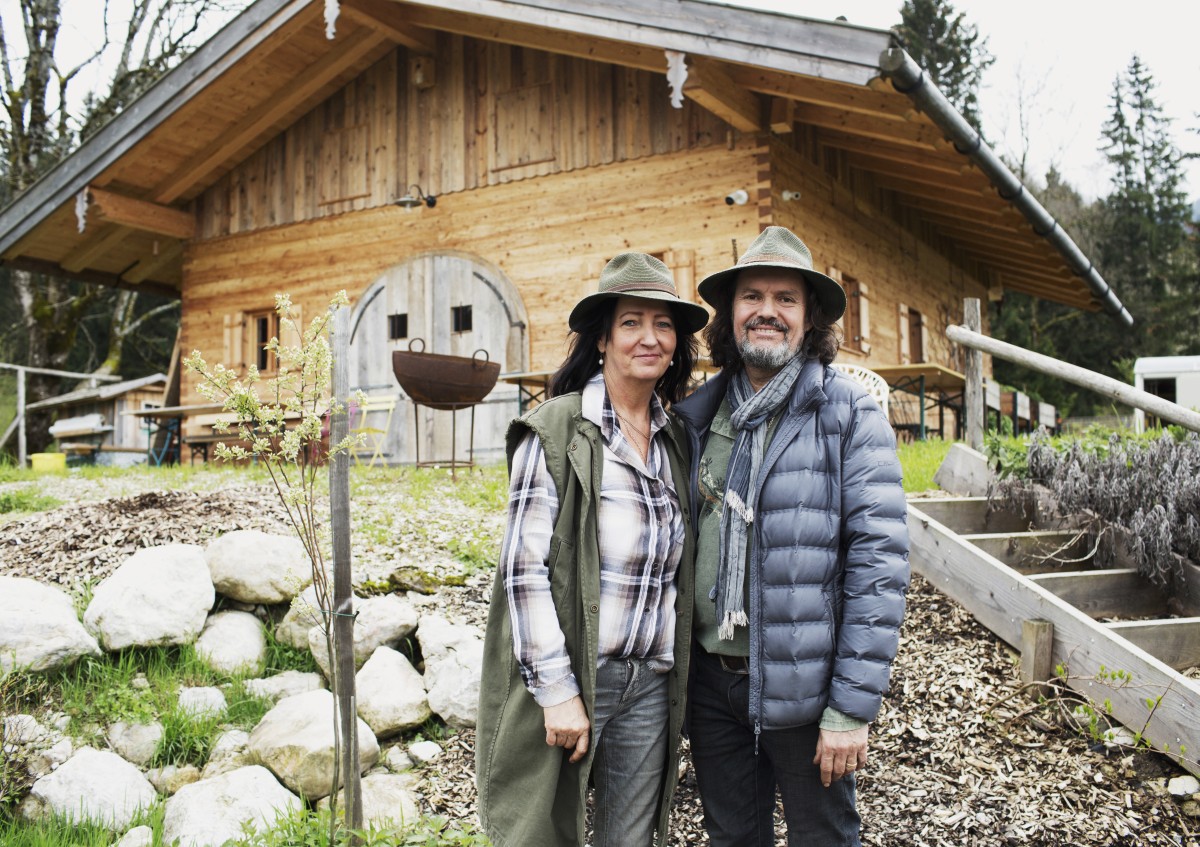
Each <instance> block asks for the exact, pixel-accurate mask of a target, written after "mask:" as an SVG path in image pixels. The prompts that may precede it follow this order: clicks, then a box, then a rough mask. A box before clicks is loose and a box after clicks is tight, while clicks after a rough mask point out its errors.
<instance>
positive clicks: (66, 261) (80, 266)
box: [59, 224, 130, 274]
mask: <svg viewBox="0 0 1200 847" xmlns="http://www.w3.org/2000/svg"><path fill="white" fill-rule="evenodd" d="M129 234H130V231H129V230H127V229H125V228H124V227H120V226H116V225H114V224H105V225H104V226H102V227H100V228H99V229H97V230H96V232H95V233H93V234H92V236H91V237H90V238H87V239H85V240H84V241H83V242H82V243H81V244H78V245H76V246H75V247H74V248H72V249H71V250H70V251H69V252H68V253H67V254H66V255H65V256H63V257H62V259H61V260H60V261H59V265H60V266H61V267H62V268H63V270H65V271H67V272H68V273H72V274H75V273H79V272H80V271H82V270H84V269H85V268H87V267H88V266H89V265H91V264H92V263H93V262H94V261H96V259H99V258H100V257H101V256H103V255H104V254H105V253H107V252H108V251H109V250H111V249H112V248H114V247H116V246H117V245H118V244H120V243H121V242H122V241H124V240H125V239H126V238H127V237H128V236H129Z"/></svg>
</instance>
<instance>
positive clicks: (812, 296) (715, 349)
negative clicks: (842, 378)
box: [704, 278, 842, 368]
mask: <svg viewBox="0 0 1200 847" xmlns="http://www.w3.org/2000/svg"><path fill="white" fill-rule="evenodd" d="M736 288H737V280H736V278H735V279H733V280H731V281H729V282H727V283H725V285H723V286H722V287H721V289H720V290H719V291H718V292H717V295H716V297H715V298H714V299H716V301H717V302H716V303H714V304H713V306H714V308H715V309H716V312H715V314H714V315H713V317H712V320H710V321H709V322H708V326H706V327H705V328H704V340H705V341H706V342H707V343H708V352H709V355H711V356H712V361H713V364H714V365H716V366H717V367H718V368H727V367H736V366H738V365H740V364H741V363H742V352H741V350H739V349H738V341H737V330H736V328H735V327H734V325H733V292H734V290H735V289H736ZM804 289H805V291H806V292H807V294H806V295H805V297H806V299H805V302H804V312H805V314H806V315H807V317H808V320H809V321H811V322H812V327H811V328H810V329H809V330H808V331H807V332H805V333H804V341H803V342H802V343H801V344H800V355H801V356H803V357H804V358H806V359H820V360H821V364H823V365H828V364H830V363H831V362H833V360H834V358H835V357H836V356H837V352H838V348H839V347H840V346H841V343H842V338H841V335H842V332H841V328H840V327H838V325H837V323H836V322H834V321H832V320H830V319H829V316H828V315H827V314H825V311H824V310H823V309H822V308H821V303H820V300H818V298H817V289H816V287H815V286H812V285H809V284H808V283H807V282H806V283H805V284H804Z"/></svg>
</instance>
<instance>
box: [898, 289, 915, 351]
mask: <svg viewBox="0 0 1200 847" xmlns="http://www.w3.org/2000/svg"><path fill="white" fill-rule="evenodd" d="M897 312H898V314H897V317H898V318H899V320H898V321H897V323H898V326H897V330H898V331H897V338H899V340H900V344H899V347H900V349H899V350H898V351H897V352H898V354H899V356H900V364H902V365H911V364H912V355H911V352H910V351H911V350H912V348H911V347H910V346H909V338H908V306H905V305H904V304H903V303H901V304H900V305H899V306H898V307H897Z"/></svg>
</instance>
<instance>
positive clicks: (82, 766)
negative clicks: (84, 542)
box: [0, 530, 482, 847]
mask: <svg viewBox="0 0 1200 847" xmlns="http://www.w3.org/2000/svg"><path fill="white" fill-rule="evenodd" d="M309 579H310V575H309V565H308V559H307V556H306V555H305V552H304V548H303V547H302V546H301V545H300V544H299V543H298V542H297V541H295V540H294V539H292V538H287V537H282V536H277V535H269V534H267V533H264V532H261V531H258V530H236V531H233V532H229V533H227V534H225V535H222V536H219V537H218V538H216V539H215V540H213V541H211V542H210V543H209V544H208V546H207V547H200V546H199V545H193V544H166V545H162V546H158V547H150V548H146V549H143V550H139V551H137V552H135V553H134V554H133V555H131V556H128V557H127V558H126V559H125V561H124V562H122V563H121V564H120V565H119V566H117V567H116V568H115V570H113V571H112V573H111V574H110V575H108V576H107V577H106V578H105V579H104V580H103V581H102V582H100V583H99V584H98V585H97V586H96V588H95V590H94V591H93V593H92V596H91V599H90V602H89V603H88V605H87V608H86V609H85V610H84V611H83V615H82V617H83V623H82V624H81V623H80V620H79V618H78V617H77V615H76V611H75V607H74V604H73V603H72V600H71V598H70V597H69V596H68V595H67V594H66V593H64V592H63V591H62V590H61V589H59V588H58V587H56V586H53V585H48V584H43V583H41V582H39V581H36V580H33V579H29V578H25V577H13V576H0V676H3V675H6V674H8V673H10V672H11V671H13V670H14V669H18V668H21V669H30V670H34V671H46V670H50V669H53V668H57V667H60V666H64V665H69V664H71V663H72V662H75V661H77V660H78V659H80V658H81V657H83V656H95V655H99V654H100V653H101V651H102V650H104V651H110V652H111V651H117V650H122V649H125V648H129V647H149V646H159V645H183V644H194V645H195V649H196V655H197V656H198V657H199V658H200V660H201V661H203V662H205V663H207V664H208V665H210V666H211V667H212V668H213V669H214V670H217V671H220V672H222V673H226V674H236V675H247V676H250V677H257V676H258V675H259V674H260V673H261V671H262V668H263V667H264V664H265V659H266V644H267V641H266V636H265V631H264V626H265V625H269V622H270V621H271V620H273V619H275V618H279V617H281V615H280V614H276V615H274V616H272V614H271V609H270V608H268V607H269V606H277V607H278V606H279V605H280V604H285V603H287V604H290V609H289V610H288V612H287V614H286V615H282V621H281V623H280V624H278V625H277V627H276V629H275V632H274V635H275V637H276V638H277V639H278V640H280V641H282V642H284V643H289V644H292V645H294V646H302V647H303V648H307V649H311V650H312V653H313V658H314V659H315V660H316V663H317V665H318V666H319V667H321V668H322V670H323V672H324V673H325V676H326V677H328V658H327V652H326V647H325V638H324V634H323V629H322V627H321V626H320V625H319V624H318V623H317V622H318V621H319V610H318V609H316V597H315V593H314V592H313V591H312V590H311V588H310V587H309V588H307V590H306V583H307V581H308V580H309ZM280 611H282V609H281V610H280ZM355 611H356V612H357V613H358V614H357V618H356V624H355V639H354V655H355V664H356V666H357V667H358V668H359V671H358V673H357V676H356V682H357V695H358V696H357V709H358V735H359V768H360V772H362V773H367V772H370V773H369V775H368V777H367V778H366V779H365V780H364V781H363V797H364V810H365V815H366V817H367V819H368V820H369V821H372V822H374V823H376V824H378V825H383V824H385V823H386V822H388V821H391V822H392V823H400V822H403V821H404V820H408V819H411V818H413V817H414V816H415V815H416V814H417V811H416V810H417V799H416V798H414V796H413V784H414V782H415V779H414V778H413V777H412V776H411V775H406V774H403V773H401V774H393V773H392V771H393V770H398V769H399V768H398V767H397V765H398V764H401V763H402V765H403V766H404V767H411V760H410V759H409V757H408V756H407V755H405V754H404V752H403V751H400V750H399V749H398V748H395V747H393V748H392V749H391V750H384V751H381V747H380V742H379V739H387V738H391V737H393V736H396V735H397V734H399V733H401V732H403V731H405V730H409V729H412V728H414V727H417V726H420V725H421V724H423V723H424V722H425V721H426V720H428V719H429V718H430V716H431V715H434V714H436V715H438V716H439V717H441V718H442V719H443V720H444V721H446V722H447V723H449V724H452V725H454V726H457V727H471V726H473V725H474V722H475V711H474V710H475V703H476V701H477V699H478V691H479V676H480V668H481V663H482V640H481V635H480V633H479V631H478V629H477V628H475V627H472V626H459V625H455V624H453V623H451V622H450V621H448V620H446V619H445V618H443V617H440V616H438V615H432V614H422V613H421V608H420V607H419V606H418V605H417V604H414V603H413V602H411V601H409V600H408V599H407V598H406V597H401V596H397V595H388V596H383V597H371V598H365V599H361V598H356V601H355ZM264 621H266V622H267V624H264ZM414 637H415V639H416V641H417V643H419V644H420V648H421V650H422V655H423V658H424V663H423V667H424V676H422V674H421V673H420V672H419V671H418V670H417V669H416V668H414V667H413V665H412V663H411V662H410V661H409V659H408V658H407V657H406V656H405V655H404V654H403V653H402V652H400V651H399V650H398V649H396V648H397V647H400V646H402V645H403V644H404V642H406V641H411V639H413V638H414ZM144 682H145V681H144V680H142V683H143V684H144ZM136 684H137V681H136V680H135V685H136ZM245 689H246V690H247V691H248V692H250V693H251V694H252V695H254V696H259V697H263V698H266V699H269V700H271V701H272V702H274V703H275V706H274V708H272V709H271V710H270V711H269V712H268V713H267V714H266V716H265V717H264V718H263V719H262V720H261V721H260V722H259V724H258V725H257V726H256V727H255V728H254V729H253V730H252V731H251V732H249V733H245V732H240V731H237V730H230V731H227V732H226V733H225V734H224V735H222V736H221V737H220V738H219V739H218V741H217V742H216V743H215V745H214V747H213V749H212V751H211V752H210V755H209V758H208V762H207V763H206V765H205V766H204V769H203V770H200V769H199V768H196V767H194V766H183V767H173V766H172V767H161V768H148V765H149V764H150V763H151V762H152V760H153V758H154V754H155V751H156V749H157V746H158V744H159V743H160V740H161V739H162V737H163V728H162V726H161V725H159V724H157V723H152V724H130V723H126V722H118V723H115V724H113V725H112V726H110V727H108V728H107V732H106V733H105V737H106V738H107V741H108V746H109V747H110V749H108V750H98V749H94V748H92V747H88V746H81V747H76V744H75V742H74V741H73V740H72V739H71V738H70V737H68V736H67V735H66V732H65V730H66V727H67V721H66V720H65V719H63V720H60V721H58V722H57V723H56V724H54V725H43V723H41V722H39V721H38V720H37V719H36V718H35V717H34V716H31V715H6V716H3V717H4V743H5V745H6V748H7V747H9V746H10V745H11V746H12V748H13V749H14V750H16V749H17V748H20V753H21V756H20V760H21V761H22V762H25V763H26V765H27V767H28V768H29V771H30V778H31V779H32V780H33V782H32V788H31V790H30V792H29V794H28V796H27V797H26V798H25V800H24V801H23V803H22V805H21V807H20V812H21V814H22V815H23V816H25V817H26V818H28V819H38V818H41V817H44V816H46V815H49V814H56V815H60V816H65V817H67V818H70V819H72V820H88V821H92V822H95V823H98V824H101V825H103V826H105V827H107V828H109V829H111V830H112V831H113V832H116V833H124V834H125V840H127V841H129V843H139V842H140V841H141V840H142V838H143V836H144V833H141V832H140V831H138V830H140V829H141V828H137V829H136V830H131V831H128V832H127V830H129V829H130V824H131V821H132V820H133V818H134V816H135V815H136V814H137V812H138V811H139V810H140V809H144V808H146V807H147V806H148V805H150V804H151V803H153V802H154V801H155V799H156V798H157V797H158V796H159V795H160V794H165V795H169V796H170V799H169V800H168V801H167V803H166V817H165V822H164V832H163V836H164V840H165V841H166V842H168V843H170V842H171V841H172V840H174V839H179V843H180V844H181V845H183V846H184V847H204V845H213V847H216V846H217V845H220V844H223V843H225V841H226V840H228V839H230V838H235V837H240V836H241V835H242V832H243V828H244V827H250V828H252V829H256V830H261V829H263V828H265V827H267V826H270V825H271V823H272V822H273V821H274V820H275V819H276V818H277V817H278V816H279V815H281V814H286V813H289V812H291V811H293V810H295V809H298V808H300V807H301V805H302V803H303V802H304V801H308V802H311V803H316V802H318V801H320V800H322V798H327V796H328V795H329V793H330V791H331V789H332V788H333V786H332V785H331V782H330V774H331V772H332V767H331V766H332V763H333V760H334V756H335V749H334V739H333V714H334V697H333V695H332V694H331V693H330V692H329V691H328V690H326V688H325V680H324V679H322V678H321V676H320V675H318V674H305V673H300V672H297V671H289V672H285V673H281V674H278V675H276V676H272V677H268V678H265V679H258V678H252V679H248V680H247V681H246V682H245ZM179 705H180V709H181V710H183V711H186V712H189V713H191V714H194V715H197V716H212V717H216V718H218V719H219V717H220V716H221V715H222V714H223V713H224V712H225V709H226V703H225V696H224V693H223V692H222V691H221V690H220V689H219V688H185V689H183V690H181V691H180V692H179ZM381 753H383V754H386V755H383V756H382V758H383V760H384V761H385V763H386V764H385V765H383V766H378V767H377V763H378V762H379V761H380V759H381ZM373 768H374V770H372V769H373ZM123 843H124V841H123Z"/></svg>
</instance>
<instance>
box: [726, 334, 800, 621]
mask: <svg viewBox="0 0 1200 847" xmlns="http://www.w3.org/2000/svg"><path fill="white" fill-rule="evenodd" d="M804 360H805V357H804V356H803V355H798V356H793V357H792V359H791V360H790V361H789V362H788V363H787V364H786V365H784V366H783V369H782V370H780V371H779V373H777V374H775V376H773V377H772V378H771V381H770V382H768V383H767V384H766V385H764V386H763V387H762V388H761V389H760V390H759V391H758V392H757V393H755V391H754V389H753V388H752V387H751V386H750V378H749V377H748V376H746V371H745V369H741V370H739V371H738V372H737V373H736V374H735V375H734V377H733V379H731V380H730V382H729V395H728V399H729V407H730V409H731V410H732V411H733V414H732V416H731V418H730V421H731V423H732V424H733V428H734V430H735V431H736V432H737V437H736V438H735V439H734V442H733V450H732V452H731V453H730V454H729V469H728V471H727V472H726V474H725V500H724V504H723V507H722V509H721V529H720V536H721V544H720V561H719V562H718V565H717V637H718V638H720V639H722V640H724V641H732V640H733V631H734V627H735V626H747V625H748V624H749V622H750V620H749V618H748V617H747V616H746V605H745V597H746V554H747V547H748V544H747V539H748V538H749V535H750V524H752V523H754V508H753V506H752V505H751V503H750V502H748V501H749V500H750V499H752V497H753V494H752V492H753V491H755V490H756V488H757V486H758V474H759V471H760V470H761V469H762V463H763V458H764V457H765V456H766V452H767V427H766V426H764V424H765V423H766V422H767V421H768V420H770V418H771V416H772V415H774V414H775V412H776V411H778V410H779V409H781V408H783V406H784V405H785V404H786V403H787V402H788V399H789V398H790V397H791V396H792V388H793V387H794V386H795V384H796V379H797V377H799V376H800V369H801V368H802V367H803V366H804Z"/></svg>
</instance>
